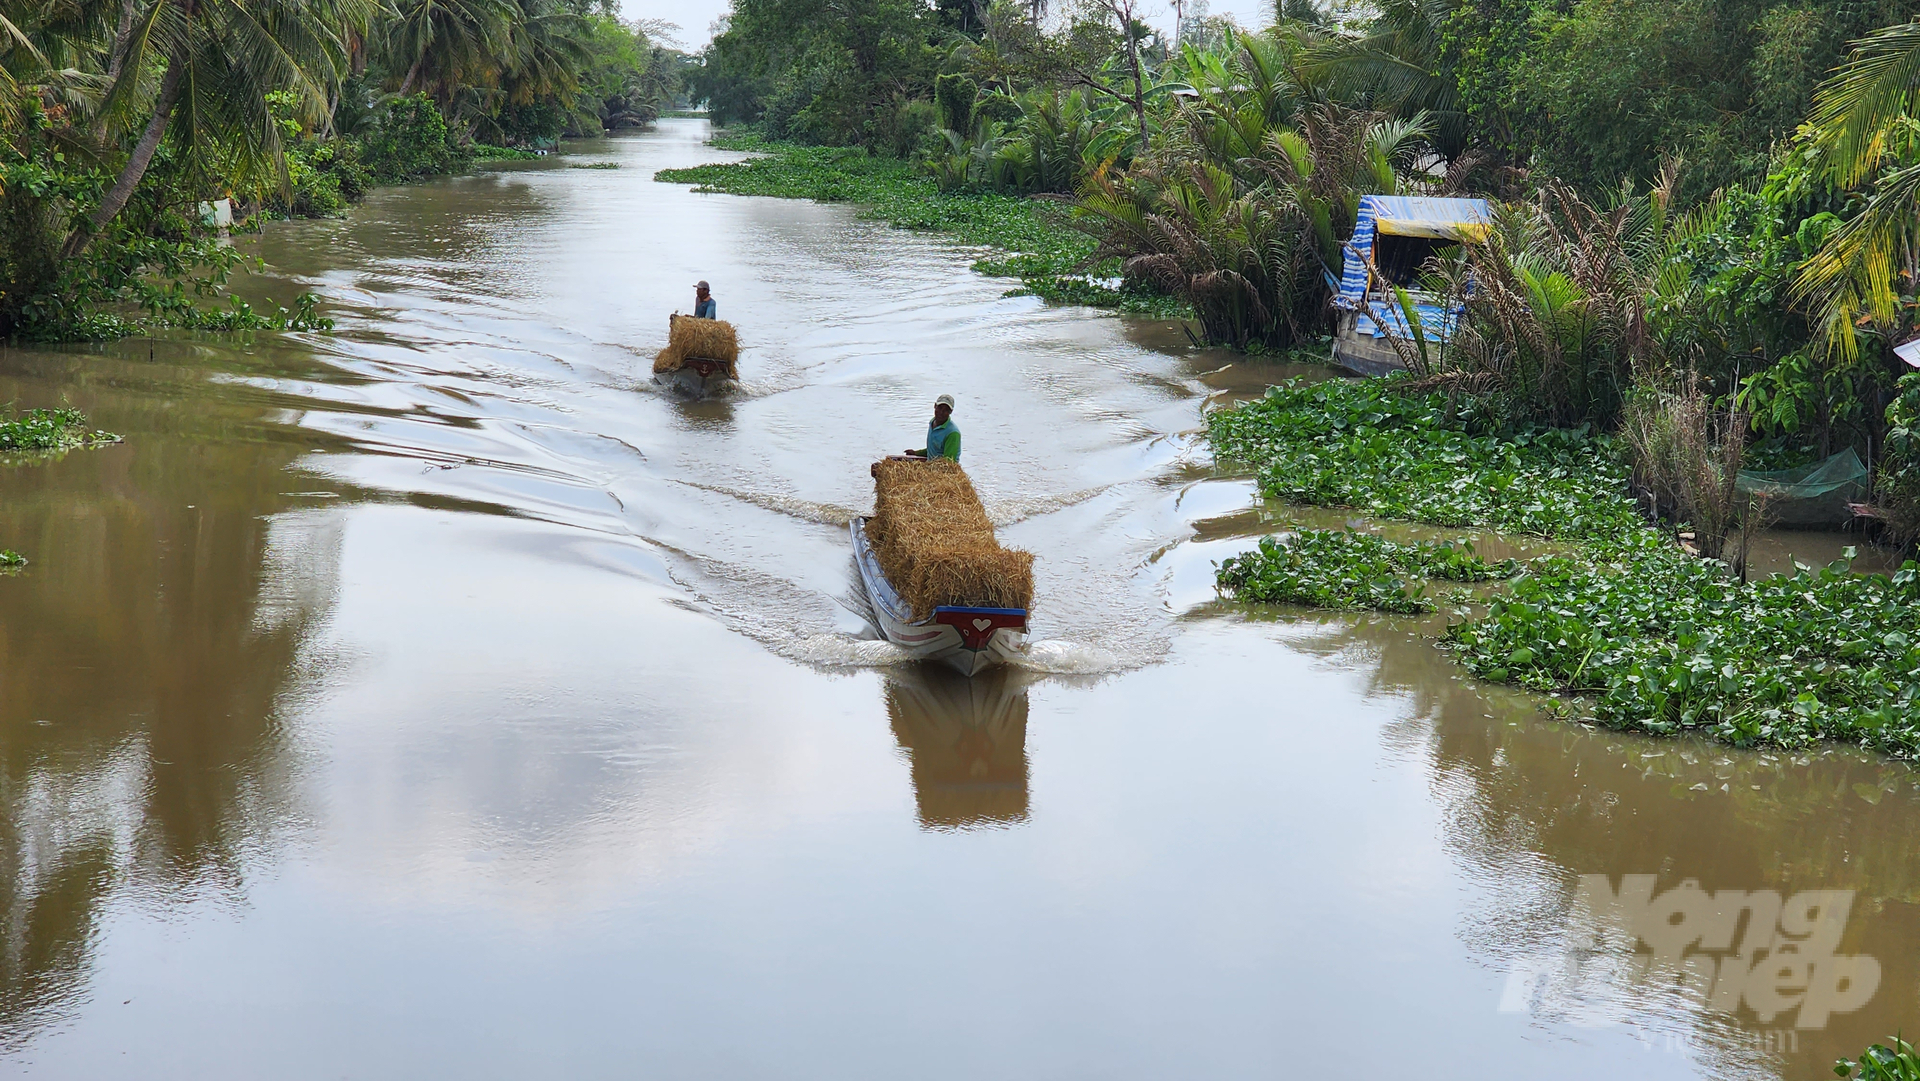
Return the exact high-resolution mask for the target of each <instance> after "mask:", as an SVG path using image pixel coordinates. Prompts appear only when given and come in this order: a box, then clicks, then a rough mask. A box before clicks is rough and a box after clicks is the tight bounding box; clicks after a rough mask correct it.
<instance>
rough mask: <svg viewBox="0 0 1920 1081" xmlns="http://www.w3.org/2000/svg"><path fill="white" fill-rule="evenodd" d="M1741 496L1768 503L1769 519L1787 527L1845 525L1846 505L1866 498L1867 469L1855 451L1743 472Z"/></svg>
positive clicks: (1849, 515) (1740, 478) (1738, 485)
mask: <svg viewBox="0 0 1920 1081" xmlns="http://www.w3.org/2000/svg"><path fill="white" fill-rule="evenodd" d="M1735 487H1737V488H1738V489H1739V490H1740V493H1741V494H1742V495H1746V496H1753V497H1759V498H1762V499H1765V500H1766V501H1767V517H1769V518H1771V519H1773V520H1774V521H1776V522H1778V523H1779V524H1781V525H1787V526H1827V525H1835V526H1837V525H1843V524H1845V523H1846V521H1847V519H1848V518H1850V517H1852V513H1853V512H1852V511H1851V510H1849V509H1848V507H1847V504H1849V503H1859V502H1861V501H1863V500H1865V499H1866V498H1867V467H1866V466H1865V465H1863V464H1861V462H1860V456H1859V455H1858V454H1855V453H1854V452H1853V450H1852V448H1848V449H1847V450H1843V451H1841V452H1840V453H1838V454H1836V455H1834V456H1833V457H1831V458H1825V459H1822V460H1821V461H1818V462H1815V463H1813V464H1812V465H1803V466H1800V467H1798V468H1795V469H1769V470H1758V469H1743V470H1741V471H1740V476H1739V478H1738V479H1737V480H1736V481H1735Z"/></svg>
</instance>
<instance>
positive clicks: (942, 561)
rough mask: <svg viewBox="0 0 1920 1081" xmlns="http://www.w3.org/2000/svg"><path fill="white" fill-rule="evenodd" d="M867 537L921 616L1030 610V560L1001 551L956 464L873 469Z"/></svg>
mask: <svg viewBox="0 0 1920 1081" xmlns="http://www.w3.org/2000/svg"><path fill="white" fill-rule="evenodd" d="M873 477H874V512H873V517H872V518H870V519H868V520H867V539H868V540H869V541H870V542H872V544H873V550H874V555H875V557H877V558H878V559H879V561H880V566H881V567H882V568H883V569H884V570H885V571H886V572H887V580H888V581H890V582H892V583H893V587H894V588H895V589H897V590H899V591H900V595H901V597H903V598H905V599H906V601H907V603H908V604H910V605H912V606H913V613H914V616H915V617H916V618H918V619H926V618H928V617H930V616H932V615H933V610H934V608H936V607H938V606H940V605H943V604H951V605H965V606H972V607H984V608H1031V607H1032V606H1033V555H1032V553H1030V552H1021V551H1016V550H1013V549H1010V548H1002V547H1001V546H1000V542H999V541H997V540H995V539H994V536H993V523H992V522H991V521H989V520H988V518H987V512H986V508H984V507H982V506H981V505H980V497H979V495H978V494H977V493H975V492H974V490H973V482H972V481H970V480H968V479H967V474H966V473H965V471H963V470H962V469H961V468H960V466H959V465H958V464H956V463H954V462H949V461H946V460H944V459H942V460H935V461H931V462H920V461H900V460H893V459H889V460H887V461H883V462H878V463H876V464H875V465H874V469H873Z"/></svg>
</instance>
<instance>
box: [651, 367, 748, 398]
mask: <svg viewBox="0 0 1920 1081" xmlns="http://www.w3.org/2000/svg"><path fill="white" fill-rule="evenodd" d="M653 380H654V382H656V383H659V384H660V385H661V386H663V387H666V388H667V389H669V390H672V391H674V392H676V393H679V394H685V395H687V396H688V397H691V398H706V397H710V396H712V395H714V394H718V393H719V392H720V391H722V390H724V389H726V387H727V385H728V384H730V383H732V382H734V380H733V379H731V378H729V377H728V375H727V369H726V367H725V366H724V365H722V366H719V367H713V368H709V369H708V370H707V371H706V372H705V373H704V374H703V373H702V372H701V370H700V369H699V368H697V367H695V366H693V365H692V364H688V365H687V366H685V367H681V368H675V369H674V370H673V371H670V372H661V373H659V374H657V375H655V376H654V377H653Z"/></svg>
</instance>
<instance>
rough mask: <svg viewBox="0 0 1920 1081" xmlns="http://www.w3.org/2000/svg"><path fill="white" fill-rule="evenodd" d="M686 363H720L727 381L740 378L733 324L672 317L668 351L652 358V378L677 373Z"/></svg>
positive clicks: (738, 354) (738, 352) (716, 320)
mask: <svg viewBox="0 0 1920 1081" xmlns="http://www.w3.org/2000/svg"><path fill="white" fill-rule="evenodd" d="M689 360H723V361H725V362H726V364H727V377H728V378H729V379H738V378H740V365H739V360H740V343H739V340H738V339H737V338H735V337H734V333H733V324H732V323H727V322H722V321H721V320H718V319H695V318H694V317H692V316H690V315H674V316H672V317H670V318H669V320H668V332H667V347H666V348H665V349H662V350H660V353H659V355H657V356H655V357H654V358H653V370H654V372H655V374H660V373H664V372H672V371H678V370H679V369H681V368H683V367H685V366H686V363H687V361H689Z"/></svg>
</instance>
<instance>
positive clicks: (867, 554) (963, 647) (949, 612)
mask: <svg viewBox="0 0 1920 1081" xmlns="http://www.w3.org/2000/svg"><path fill="white" fill-rule="evenodd" d="M866 526H867V520H866V519H865V518H855V519H854V520H853V523H852V525H851V526H849V527H848V528H849V532H850V533H851V534H852V536H853V561H854V565H855V566H857V567H858V568H859V569H860V584H861V586H863V587H864V588H865V590H866V594H867V600H868V602H869V604H868V607H870V608H871V609H872V611H873V620H874V623H875V624H876V625H877V626H878V627H879V628H880V633H881V634H883V635H885V636H886V639H887V641H889V642H892V643H893V644H894V645H896V646H899V647H900V648H901V649H904V650H906V651H907V652H908V653H910V654H912V655H913V657H914V659H915V660H924V661H940V662H942V663H944V664H947V665H949V666H951V667H953V668H954V669H956V670H958V671H959V672H960V674H961V675H966V676H972V675H978V674H979V673H981V672H984V671H986V670H987V669H989V668H992V667H993V666H995V665H998V664H1006V663H1008V662H1010V661H1012V660H1014V659H1015V658H1016V657H1018V656H1019V655H1020V648H1021V647H1022V646H1023V645H1025V644H1026V639H1027V613H1026V610H1025V609H1021V608H963V607H958V606H942V607H940V608H936V609H934V612H933V618H931V619H926V620H916V619H914V618H913V612H912V609H911V608H910V607H909V606H908V605H907V603H906V602H905V601H904V600H902V599H901V597H900V595H899V593H897V592H896V591H895V590H894V588H893V584H892V583H890V582H888V581H887V576H886V572H885V571H882V570H881V569H880V561H879V560H878V559H877V558H875V556H874V554H873V548H872V546H871V545H869V544H868V543H867V532H866Z"/></svg>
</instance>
